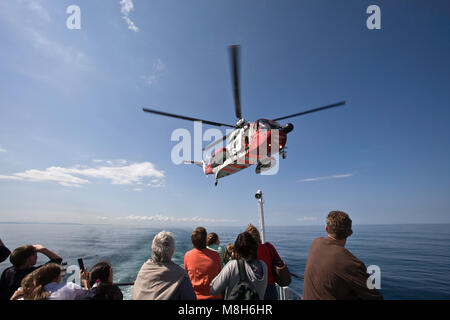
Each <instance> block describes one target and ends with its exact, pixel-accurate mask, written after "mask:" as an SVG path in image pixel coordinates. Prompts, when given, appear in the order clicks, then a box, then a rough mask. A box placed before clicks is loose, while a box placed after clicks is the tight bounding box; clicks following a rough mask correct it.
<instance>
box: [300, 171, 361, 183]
mask: <svg viewBox="0 0 450 320" xmlns="http://www.w3.org/2000/svg"><path fill="white" fill-rule="evenodd" d="M354 175H355V174H354V173H346V174H335V175H332V176H326V177H316V178H308V179H301V180H297V181H298V182H312V181H319V180H329V179H341V178H348V177H352V176H354Z"/></svg>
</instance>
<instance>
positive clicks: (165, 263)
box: [131, 231, 196, 300]
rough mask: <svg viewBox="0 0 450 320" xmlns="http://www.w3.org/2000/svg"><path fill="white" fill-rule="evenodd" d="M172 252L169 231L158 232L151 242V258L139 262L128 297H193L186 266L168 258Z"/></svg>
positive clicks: (172, 244)
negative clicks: (184, 267)
mask: <svg viewBox="0 0 450 320" xmlns="http://www.w3.org/2000/svg"><path fill="white" fill-rule="evenodd" d="M174 252H175V239H174V236H173V233H171V232H168V231H161V232H160V233H158V234H157V235H156V236H155V238H154V239H153V242H152V259H149V260H147V261H146V262H145V263H144V264H143V265H142V267H141V270H139V273H138V275H137V278H136V281H135V282H134V286H133V290H132V292H131V299H132V300H196V295H195V292H194V289H193V288H192V284H191V280H190V279H189V276H188V274H187V272H186V270H184V269H183V268H182V267H180V266H179V265H177V264H176V263H174V262H172V256H173V254H174Z"/></svg>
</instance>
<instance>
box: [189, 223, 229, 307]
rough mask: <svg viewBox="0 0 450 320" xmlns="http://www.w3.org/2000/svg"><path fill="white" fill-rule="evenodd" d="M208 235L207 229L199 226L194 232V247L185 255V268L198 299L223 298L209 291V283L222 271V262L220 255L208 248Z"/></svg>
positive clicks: (192, 236) (192, 237) (192, 239)
mask: <svg viewBox="0 0 450 320" xmlns="http://www.w3.org/2000/svg"><path fill="white" fill-rule="evenodd" d="M206 236H207V234H206V229H205V228H203V227H197V228H195V230H194V231H193V232H192V235H191V241H192V245H193V246H194V248H193V249H192V250H190V251H188V252H186V254H185V255H184V269H185V270H186V271H187V273H188V275H189V278H190V279H191V283H192V287H193V288H194V291H195V294H196V296H197V299H198V300H205V299H222V295H220V294H218V295H215V296H213V295H212V294H211V293H210V292H209V285H210V283H211V281H212V280H213V279H214V278H215V277H216V276H217V275H218V274H219V273H220V270H221V268H222V264H221V259H220V255H219V254H218V253H217V252H216V251H213V250H210V249H208V248H206Z"/></svg>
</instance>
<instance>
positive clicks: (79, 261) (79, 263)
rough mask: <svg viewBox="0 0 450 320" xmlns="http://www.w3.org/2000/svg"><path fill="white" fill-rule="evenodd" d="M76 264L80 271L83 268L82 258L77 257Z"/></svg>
mask: <svg viewBox="0 0 450 320" xmlns="http://www.w3.org/2000/svg"><path fill="white" fill-rule="evenodd" d="M78 266H79V267H80V270H81V271H83V270H84V263H83V259H82V258H79V259H78Z"/></svg>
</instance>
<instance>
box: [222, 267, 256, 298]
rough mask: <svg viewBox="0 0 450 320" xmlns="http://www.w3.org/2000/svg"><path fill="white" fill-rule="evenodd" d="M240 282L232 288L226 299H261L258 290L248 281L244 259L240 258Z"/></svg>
mask: <svg viewBox="0 0 450 320" xmlns="http://www.w3.org/2000/svg"><path fill="white" fill-rule="evenodd" d="M237 262H238V269H239V282H238V283H236V285H235V286H234V287H233V288H232V289H231V290H230V292H229V293H228V295H227V297H226V299H225V300H259V295H258V292H256V290H255V288H254V287H253V286H252V285H251V284H250V283H249V282H248V281H247V275H246V274H245V266H244V261H243V260H241V259H239V260H238V261H237Z"/></svg>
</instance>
